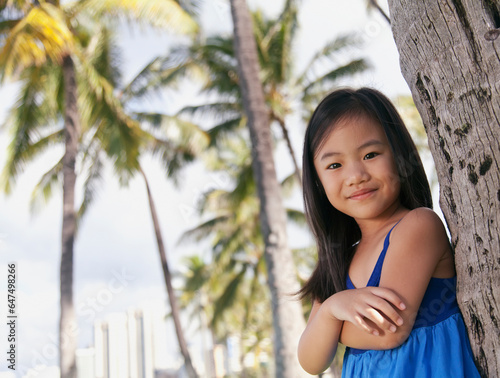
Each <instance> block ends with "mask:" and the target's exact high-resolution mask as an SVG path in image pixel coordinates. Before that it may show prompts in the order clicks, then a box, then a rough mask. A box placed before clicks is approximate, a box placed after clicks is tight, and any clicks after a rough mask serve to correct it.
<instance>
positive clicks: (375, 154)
mask: <svg viewBox="0 0 500 378" xmlns="http://www.w3.org/2000/svg"><path fill="white" fill-rule="evenodd" d="M377 155H378V153H376V152H370V153H368V154H366V155H365V157H364V159H365V160H370V159H373V158H374V157H375V156H377Z"/></svg>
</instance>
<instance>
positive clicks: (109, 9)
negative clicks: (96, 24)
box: [75, 0, 198, 34]
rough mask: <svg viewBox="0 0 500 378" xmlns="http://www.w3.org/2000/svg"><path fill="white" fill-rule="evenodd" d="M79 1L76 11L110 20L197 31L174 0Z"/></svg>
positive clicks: (194, 24)
mask: <svg viewBox="0 0 500 378" xmlns="http://www.w3.org/2000/svg"><path fill="white" fill-rule="evenodd" d="M80 3H81V4H80V9H79V10H77V11H83V10H85V11H87V12H89V13H90V14H92V15H93V16H94V17H96V18H101V17H106V19H108V20H110V21H114V20H117V19H120V18H126V19H129V20H134V21H137V22H142V23H145V24H146V23H147V24H148V25H152V26H154V27H158V28H167V29H171V30H173V31H176V32H180V33H186V34H194V33H196V32H197V31H198V24H197V23H196V22H195V21H194V20H193V18H192V17H191V16H190V15H189V13H188V12H186V10H184V9H183V8H182V6H181V4H180V3H179V2H177V1H174V0H146V1H145V0H83V1H80ZM77 11H75V12H77Z"/></svg>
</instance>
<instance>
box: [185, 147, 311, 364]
mask: <svg viewBox="0 0 500 378" xmlns="http://www.w3.org/2000/svg"><path fill="white" fill-rule="evenodd" d="M211 153H212V154H213V156H211V155H209V156H207V165H208V167H209V169H211V170H215V171H223V172H226V173H229V175H230V176H231V177H232V181H233V182H234V188H232V189H230V190H223V189H217V190H212V191H210V192H207V193H205V194H204V196H203V201H201V203H200V204H199V206H200V207H199V211H200V214H201V215H203V216H206V215H209V216H210V217H209V218H208V219H206V220H205V221H204V222H203V223H201V224H199V225H197V226H196V227H194V228H193V229H191V230H188V231H186V232H185V233H184V234H183V237H182V238H181V240H180V241H181V242H184V241H194V242H199V241H202V240H206V239H209V240H210V242H211V258H210V262H209V265H207V266H206V267H204V266H203V265H200V263H199V261H197V260H195V261H194V260H189V261H190V262H193V261H194V262H197V264H191V265H190V266H191V267H192V269H188V272H187V274H188V275H189V277H188V278H186V281H185V282H186V283H185V289H184V295H183V297H184V301H185V303H186V301H187V300H189V299H192V298H193V295H194V294H195V293H197V292H199V291H203V292H204V293H206V295H207V296H208V299H209V300H208V305H204V306H203V311H205V312H207V316H208V317H209V319H210V325H211V328H212V329H213V332H214V335H215V336H216V337H217V338H218V339H224V338H226V337H227V336H228V335H230V334H239V335H240V340H241V342H242V350H244V349H245V348H249V349H248V350H247V351H250V350H254V351H258V350H259V349H264V350H265V349H266V348H267V347H268V345H267V344H266V340H269V337H270V335H271V323H270V322H269V319H268V318H267V317H265V316H262V315H263V314H268V313H269V312H270V311H271V309H270V303H269V299H270V298H269V293H268V292H267V291H266V290H263V288H264V283H265V281H266V277H267V272H266V265H265V258H264V249H265V248H264V241H263V237H262V233H261V227H260V219H259V201H258V198H257V196H256V184H255V180H254V176H253V171H252V165H251V151H250V149H249V148H248V143H247V141H246V139H245V138H243V137H239V138H236V137H233V138H231V139H229V140H227V141H226V142H225V143H220V145H219V149H218V150H217V151H215V150H214V151H211ZM215 154H217V157H215ZM291 181H292V180H290V178H288V179H286V180H285V182H284V183H282V187H283V190H284V191H285V190H286V185H289V183H290V182H291ZM292 182H293V181H292ZM287 216H288V220H289V221H292V222H295V223H298V224H300V225H302V226H304V225H305V217H304V215H303V214H302V213H301V212H300V211H297V210H293V209H287ZM302 255H304V256H305V255H306V253H303V254H302ZM294 258H295V255H294ZM207 272H211V274H207ZM195 311H196V309H195ZM248 343H250V344H249V345H248ZM245 345H246V347H245ZM242 357H243V356H242Z"/></svg>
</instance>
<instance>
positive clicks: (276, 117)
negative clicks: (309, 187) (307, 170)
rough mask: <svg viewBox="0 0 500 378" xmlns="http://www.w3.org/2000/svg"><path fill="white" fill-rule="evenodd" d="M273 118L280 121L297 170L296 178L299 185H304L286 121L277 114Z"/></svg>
mask: <svg viewBox="0 0 500 378" xmlns="http://www.w3.org/2000/svg"><path fill="white" fill-rule="evenodd" d="M272 117H273V118H274V119H275V120H276V121H278V123H279V125H280V127H281V130H282V132H283V138H284V139H285V142H286V145H287V147H288V151H289V152H290V157H291V158H292V162H293V167H294V170H295V172H294V175H295V178H296V179H297V181H298V183H299V184H302V175H301V173H300V168H299V164H298V163H297V159H296V158H295V151H294V149H293V146H292V141H291V140H290V136H289V135H288V129H287V127H286V124H285V120H284V119H283V118H281V117H278V116H277V115H275V114H273V115H272Z"/></svg>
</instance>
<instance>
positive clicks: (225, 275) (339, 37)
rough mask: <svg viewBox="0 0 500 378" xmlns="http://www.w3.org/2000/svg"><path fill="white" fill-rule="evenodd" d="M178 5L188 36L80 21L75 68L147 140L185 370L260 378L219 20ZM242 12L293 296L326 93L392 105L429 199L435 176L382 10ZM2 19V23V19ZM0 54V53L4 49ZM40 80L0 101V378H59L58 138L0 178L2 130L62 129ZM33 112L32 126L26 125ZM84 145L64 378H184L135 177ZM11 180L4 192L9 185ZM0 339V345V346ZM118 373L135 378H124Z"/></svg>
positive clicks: (368, 5)
mask: <svg viewBox="0 0 500 378" xmlns="http://www.w3.org/2000/svg"><path fill="white" fill-rule="evenodd" d="M28 3H29V2H28ZM87 3H89V2H87ZM90 3H91V2H90ZM104 3H105V2H104ZM125 3H126V2H125ZM179 3H180V4H181V5H183V6H184V7H185V8H186V9H188V10H190V11H192V13H193V14H194V15H195V16H194V19H195V22H196V23H197V24H198V25H199V27H198V29H197V30H195V31H194V32H189V31H188V32H185V31H183V30H182V28H180V27H178V25H177V26H176V25H175V20H174V21H172V24H173V26H172V27H170V26H169V25H158V23H157V22H156V23H155V22H150V23H148V22H147V20H146V21H141V22H138V21H137V20H136V18H134V17H129V16H122V15H121V14H117V15H115V16H113V17H112V18H102V19H98V20H96V19H94V20H92V19H91V18H92V17H91V16H92V13H89V14H86V15H84V16H82V17H81V19H78V21H77V22H76V21H75V23H74V24H73V27H74V28H75V29H76V30H79V31H80V34H79V36H80V37H82V36H83V37H82V38H83V40H84V42H82V46H84V49H83V50H82V51H83V52H82V54H88V55H85V56H84V57H83V58H82V62H85V61H86V62H87V63H88V64H89V65H92V64H94V63H95V67H98V64H100V65H101V66H103V65H105V64H107V65H108V66H106V67H107V68H103V69H102V71H101V72H102V76H103V77H105V78H106V79H107V80H108V82H109V83H110V85H111V84H112V85H113V87H112V88H111V90H110V92H109V93H111V95H113V96H114V98H116V99H117V101H118V102H119V104H120V105H119V107H120V109H122V111H123V112H124V113H125V114H126V115H127V116H128V117H130V119H132V120H133V121H134V122H135V123H134V125H140V129H141V130H143V131H144V132H145V133H147V135H148V137H147V138H146V139H147V141H148V142H146V143H144V144H142V145H141V146H140V147H137V146H136V145H134V144H133V143H132V142H130V141H128V143H129V147H130V148H131V149H134V148H135V149H137V154H138V155H137V156H136V158H137V159H138V161H140V166H141V167H142V170H143V172H144V174H145V176H146V177H147V179H148V182H149V186H150V190H151V195H152V198H154V201H155V205H156V210H157V213H158V214H157V215H158V222H159V226H160V231H161V234H162V236H163V242H164V246H165V250H166V255H167V259H168V262H169V265H170V271H171V273H172V276H173V285H174V288H175V293H176V298H177V299H178V301H179V304H180V306H181V311H180V312H181V321H182V325H183V330H184V334H185V338H186V340H187V344H188V349H189V351H190V354H191V358H192V360H193V364H194V367H195V369H196V370H197V372H198V374H199V375H200V376H202V377H223V376H248V377H252V376H255V377H257V376H258V377H260V376H272V374H273V357H272V342H271V337H272V323H271V311H270V303H269V301H270V299H269V294H268V293H267V287H266V281H265V275H266V272H265V269H264V267H263V264H264V260H263V259H262V251H263V242H262V240H261V236H260V230H259V224H258V219H257V218H258V200H257V197H256V191H255V185H254V182H253V177H252V172H251V167H250V164H251V161H250V148H249V142H248V140H249V138H248V132H247V129H246V127H245V119H244V116H243V115H242V112H243V110H242V109H243V108H242V105H241V100H240V96H239V93H238V87H237V77H236V76H237V72H236V62H235V60H234V56H233V51H232V32H233V30H232V22H231V14H230V7H229V2H228V1H225V0H210V1H204V2H199V4H198V6H197V7H195V8H192V9H191V7H192V6H193V4H194V2H188V1H184V2H182V1H181V2H179ZM248 5H249V7H250V9H251V11H252V12H253V15H254V23H255V25H256V26H255V29H256V38H257V41H258V46H259V54H260V59H261V68H262V72H261V75H262V78H263V82H264V85H265V88H264V90H265V92H266V100H267V102H268V104H269V106H270V108H271V109H272V125H271V127H272V131H273V136H274V141H275V163H276V169H277V175H278V179H279V180H280V182H282V186H283V195H284V201H285V206H286V207H287V209H288V216H289V226H288V227H289V228H288V238H289V245H290V247H291V248H292V250H293V254H294V258H295V263H296V267H297V274H298V277H299V280H301V281H302V282H303V281H304V280H305V279H307V277H308V274H310V272H311V269H312V267H313V266H314V263H315V250H314V246H313V241H312V238H311V236H310V234H309V232H308V230H307V225H306V224H305V221H304V217H303V214H302V210H303V205H302V197H301V189H300V185H299V181H298V180H297V177H296V176H297V174H300V172H297V170H296V168H298V169H299V171H300V165H301V154H302V138H303V135H304V131H305V127H306V124H307V119H308V117H309V116H310V114H311V111H312V110H313V109H314V107H315V106H316V105H317V104H318V102H319V100H320V99H321V98H322V97H323V96H324V95H325V94H326V93H328V92H329V91H331V90H332V89H334V88H336V87H339V86H346V85H347V86H352V87H360V86H370V87H374V88H376V89H379V90H380V91H382V92H383V93H385V94H386V95H388V96H389V97H390V98H391V99H392V100H393V101H394V102H395V103H396V105H397V106H398V107H399V109H400V111H401V112H402V114H403V116H404V118H405V120H406V122H407V123H408V126H409V128H410V129H411V132H412V134H413V136H414V138H415V139H416V141H417V144H418V145H419V149H420V150H421V153H422V156H423V158H424V161H425V164H426V167H427V168H428V175H429V179H430V180H431V182H432V183H433V184H434V185H433V186H434V191H435V192H436V190H437V189H436V188H435V186H436V184H435V181H436V180H435V174H434V173H433V170H432V169H433V167H432V159H430V154H429V153H428V151H427V147H426V146H427V145H426V138H425V133H424V132H423V129H422V127H421V123H420V120H419V116H418V113H417V111H416V110H415V108H414V106H413V103H412V100H411V97H410V91H409V89H408V86H407V85H406V83H405V81H404V79H403V78H402V76H401V73H400V69H399V59H398V53H397V50H396V47H395V44H394V41H393V37H392V33H391V29H390V25H389V23H388V20H387V19H386V18H385V17H384V15H383V14H382V11H383V12H385V13H386V14H388V7H387V3H386V1H384V0H379V1H378V5H379V6H380V7H381V9H377V8H376V7H374V2H373V1H367V0H351V1H349V2H347V1H342V2H341V1H329V0H316V1H298V2H293V1H284V0H274V1H272V2H270V1H265V0H248ZM60 6H61V7H64V6H68V7H69V6H70V2H62V5H60ZM6 12H7V11H6V10H5V9H4V10H3V11H2V17H3V18H2V21H4V20H6V19H8V17H9V16H10V17H11V16H12V13H10V14H8V13H6ZM153 12H154V10H153ZM124 14H126V13H124ZM153 18H154V17H153ZM163 26H164V27H163ZM85 28H87V29H85ZM83 29H85V30H84V31H82V30H83ZM285 31H286V32H285ZM85 38H86V39H85ZM7 41H8V40H6V38H5V36H4V37H3V39H2V43H3V46H5V44H6V43H7ZM93 54H97V55H98V54H101V55H102V56H97V55H93ZM106 54H107V55H106ZM2 62H3V63H5V62H4V61H2ZM5 64H7V63H5ZM99 67H100V66H99ZM51 69H53V67H48V68H47V69H46V70H41V71H38V73H34V72H30V73H28V74H29V75H32V77H29V76H26V74H25V75H24V76H23V73H22V72H21V71H22V69H21V68H20V67H19V66H17V68H16V67H15V68H14V69H13V74H14V75H13V78H12V77H11V78H8V77H7V76H8V75H5V80H4V81H3V84H2V86H1V89H0V119H1V123H2V125H3V126H2V128H1V131H0V166H1V168H2V170H3V173H2V180H3V181H2V195H0V298H6V289H7V284H6V282H7V263H9V262H15V263H16V264H17V313H18V315H19V317H18V321H17V333H18V342H17V348H18V349H17V370H16V372H15V373H13V372H9V371H8V369H7V362H6V360H5V358H2V359H1V360H0V371H2V372H3V373H0V377H59V367H58V354H59V352H58V343H59V341H58V337H59V336H58V334H59V331H58V327H59V325H58V322H59V264H60V255H61V246H60V244H61V243H60V239H61V227H62V184H61V183H62V181H61V180H62V178H61V173H60V170H59V171H58V170H57V166H58V162H59V161H60V159H61V157H62V155H63V153H64V144H63V143H60V141H61V140H60V138H59V140H58V139H57V138H55V139H54V140H50V141H49V140H47V143H45V144H44V145H43V146H41V147H40V149H39V150H40V151H39V150H37V149H33V150H32V151H30V154H31V155H30V156H21V157H20V158H19V161H18V162H17V163H16V164H18V165H16V170H15V172H14V173H12V172H10V173H9V172H8V169H7V168H5V167H8V166H9V164H11V163H12V158H11V157H10V156H11V151H12V146H11V142H12V140H13V139H14V138H15V137H16V136H15V134H14V132H13V130H14V129H15V127H16V125H18V124H22V123H23V122H28V123H30V122H31V123H30V125H35V126H37V125H38V126H37V127H39V129H38V131H36V132H35V131H34V132H33V133H32V134H30V136H29V138H31V139H32V140H41V139H43V138H44V137H47V136H49V135H52V133H57V131H58V130H60V129H61V125H62V123H61V122H62V121H61V117H60V116H59V117H58V116H57V115H54V114H53V112H55V110H53V109H56V108H57V106H56V105H53V104H55V103H56V102H57V101H58V99H57V96H59V95H60V94H59V93H57V89H55V88H56V87H57V86H56V84H54V81H53V79H52V76H51V75H57V73H55V74H53V73H51V71H50V70H51ZM77 69H82V70H83V71H85V69H86V66H85V64H83V63H82V64H81V67H77ZM16 70H17V72H16ZM25 71H26V70H25ZM85 72H87V73H88V72H90V71H89V69H87V71H85ZM106 75H108V76H106ZM235 77H236V78H235ZM39 79H40V80H39ZM30 80H32V82H31V81H30ZM37 80H38V81H37ZM54 80H55V79H54ZM28 83H30V85H28ZM33 83H37V85H40V87H39V88H38V87H37V88H35V86H34V84H33ZM89 83H92V80H91V79H89ZM29 89H31V90H32V92H33V93H28V92H29ZM37 91H38V92H37ZM35 92H36V93H35ZM30 96H31V97H30ZM44 96H45V97H44ZM51 96H52V97H53V98H52V99H50V98H51ZM104 96H106V95H104ZM88 98H89V99H90V100H88V101H91V100H92V99H93V100H92V101H98V100H99V98H98V96H97V97H96V96H94V97H92V96H91V95H89V96H88ZM84 101H85V99H81V100H80V102H81V103H82V104H83V103H84ZM101 101H102V99H101ZM36 106H40V109H42V110H40V111H39V112H38V113H37V112H36V111H35V112H34V113H33V114H32V113H30V112H32V111H33V109H34V107H36ZM43 106H46V107H47V109H48V110H46V111H45V110H43ZM50 106H53V109H52V108H50ZM83 107H84V112H85V114H86V116H87V117H88V119H92V115H93V114H97V112H99V111H101V110H102V109H100V107H99V106H98V105H96V104H94V103H88V102H87V103H85V104H84V105H83ZM49 108H50V109H49ZM51 109H52V110H51ZM44 111H45V113H44ZM51 112H52V113H51ZM23 115H30V117H33V119H34V120H33V119H31V118H29V117H28V116H26V118H24V119H23V117H22V116H23ZM37 116H38V117H39V118H38V119H37V118H36V117H37ZM16 119H17V120H16ZM98 130H99V129H98V128H91V127H89V128H88V130H87V129H86V131H87V132H88V133H87V134H86V136H85V137H82V146H83V147H82V151H81V152H80V153H79V155H78V158H77V174H78V178H77V182H76V188H75V195H76V204H77V208H79V207H80V204H82V202H83V204H84V206H83V207H81V210H82V217H81V218H80V219H79V222H78V233H77V238H76V241H75V247H74V267H73V269H74V288H73V290H74V305H75V311H76V315H77V320H78V331H77V340H78V341H77V342H78V346H77V347H78V349H77V366H78V377H126V376H129V375H130V376H144V377H155V376H158V377H160V376H161V377H169V376H172V377H175V376H185V374H186V372H185V369H184V368H183V364H184V360H183V357H182V355H181V353H180V351H179V347H178V342H177V338H176V335H175V330H174V326H173V322H172V316H171V310H170V306H169V304H168V297H167V292H166V289H165V282H164V278H163V271H162V266H161V263H160V257H159V254H158V247H157V240H156V238H155V229H154V225H153V222H152V218H151V214H150V208H149V203H148V195H147V191H146V186H145V180H144V177H143V176H142V174H140V171H137V170H134V169H131V168H130V167H128V168H127V167H126V166H125V163H124V160H126V159H122V157H121V155H120V154H122V155H123V152H120V150H119V148H122V147H119V146H118V141H120V140H121V139H120V138H116V139H113V135H112V133H108V134H109V135H108V136H109V137H110V138H111V141H108V142H106V143H107V144H106V143H105V142H103V139H99V141H100V143H101V144H99V145H98V143H94V142H95V139H94V137H95V135H96V134H97V132H98ZM285 131H286V133H285ZM285 136H287V137H286V138H285ZM17 137H19V135H17ZM148 138H149V139H148ZM113 143H115V144H117V146H114V145H113ZM125 145H126V143H125ZM117 151H118V152H117ZM113 153H114V154H115V155H113ZM294 159H295V163H294ZM134 168H136V167H135V166H134ZM46 172H48V174H46ZM134 172H135V173H134ZM9 175H11V176H13V177H15V181H12V180H10V181H9V180H7V179H6V177H7V176H9ZM5 182H9V183H10V185H11V188H10V193H5V190H6V184H5ZM436 203H437V201H436ZM304 305H305V307H304V312H305V314H306V315H307V312H308V308H307V304H304ZM1 308H2V316H4V315H6V308H5V307H4V306H3V304H2V307H1ZM4 309H5V310H4ZM5 317H6V316H4V318H5ZM5 323H6V322H4V321H2V326H0V340H1V341H0V343H1V345H6V344H7V342H6V341H5V340H6V338H7V327H6V325H5ZM132 333H133V335H134V336H133V337H132V336H130V335H131V334H132ZM127 335H128V336H127ZM2 350H3V349H2ZM124 359H128V360H129V361H131V362H129V364H124V363H123V361H124ZM132 369H135V370H136V371H141V372H142V373H140V374H139V373H137V375H132V373H131V371H132ZM129 370H130V371H129ZM331 374H334V373H331Z"/></svg>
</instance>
